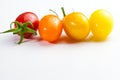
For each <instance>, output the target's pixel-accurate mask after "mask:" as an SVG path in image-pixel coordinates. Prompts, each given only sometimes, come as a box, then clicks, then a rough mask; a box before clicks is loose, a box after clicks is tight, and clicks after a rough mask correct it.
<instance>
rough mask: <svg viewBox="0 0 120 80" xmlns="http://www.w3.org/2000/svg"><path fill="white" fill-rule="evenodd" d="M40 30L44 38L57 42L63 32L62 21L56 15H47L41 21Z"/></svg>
mask: <svg viewBox="0 0 120 80" xmlns="http://www.w3.org/2000/svg"><path fill="white" fill-rule="evenodd" d="M38 31H39V34H40V36H41V38H42V39H43V40H46V41H48V42H56V41H57V40H58V39H59V37H60V35H61V32H62V22H61V20H60V19H59V18H58V16H56V15H46V16H44V17H43V18H42V19H41V20H40V21H39V27H38Z"/></svg>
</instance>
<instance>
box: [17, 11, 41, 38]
mask: <svg viewBox="0 0 120 80" xmlns="http://www.w3.org/2000/svg"><path fill="white" fill-rule="evenodd" d="M15 21H18V22H20V23H25V22H31V23H32V25H33V26H31V25H28V27H29V28H31V29H33V30H37V29H38V24H39V19H38V17H37V15H36V14H35V13H33V12H24V13H22V14H20V15H19V16H18V17H17V18H16V20H15ZM32 35H33V34H32V33H28V32H26V33H24V37H25V38H30V37H31V36H32Z"/></svg>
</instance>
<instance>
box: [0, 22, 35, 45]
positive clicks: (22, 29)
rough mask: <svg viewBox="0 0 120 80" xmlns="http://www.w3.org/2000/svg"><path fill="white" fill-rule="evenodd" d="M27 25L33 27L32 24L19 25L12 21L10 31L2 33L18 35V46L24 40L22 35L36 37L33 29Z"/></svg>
mask: <svg viewBox="0 0 120 80" xmlns="http://www.w3.org/2000/svg"><path fill="white" fill-rule="evenodd" d="M12 24H15V26H16V27H15V28H13V29H12ZM28 25H31V26H32V27H33V24H32V23H31V22H25V23H20V22H18V21H14V22H12V23H11V24H10V29H9V30H7V31H4V32H2V33H9V32H13V34H19V35H20V40H19V42H18V44H21V43H22V41H23V39H24V33H32V34H34V35H37V33H36V31H35V30H34V29H31V28H29V27H28Z"/></svg>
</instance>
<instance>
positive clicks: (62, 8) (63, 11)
mask: <svg viewBox="0 0 120 80" xmlns="http://www.w3.org/2000/svg"><path fill="white" fill-rule="evenodd" d="M61 10H62V13H63V17H65V16H66V14H65V10H64V7H61Z"/></svg>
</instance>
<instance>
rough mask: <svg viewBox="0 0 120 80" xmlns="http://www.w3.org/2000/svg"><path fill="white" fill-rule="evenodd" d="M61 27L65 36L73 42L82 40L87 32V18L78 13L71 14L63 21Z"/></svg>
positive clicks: (88, 30)
mask: <svg viewBox="0 0 120 80" xmlns="http://www.w3.org/2000/svg"><path fill="white" fill-rule="evenodd" d="M63 27H64V30H65V32H66V34H67V35H68V36H69V37H70V38H71V39H73V40H76V41H81V40H84V39H85V38H86V37H87V36H88V34H89V32H90V27H89V21H88V19H87V17H86V16H85V15H84V14H83V13H80V12H72V13H70V14H68V15H66V16H65V17H64V19H63Z"/></svg>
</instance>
